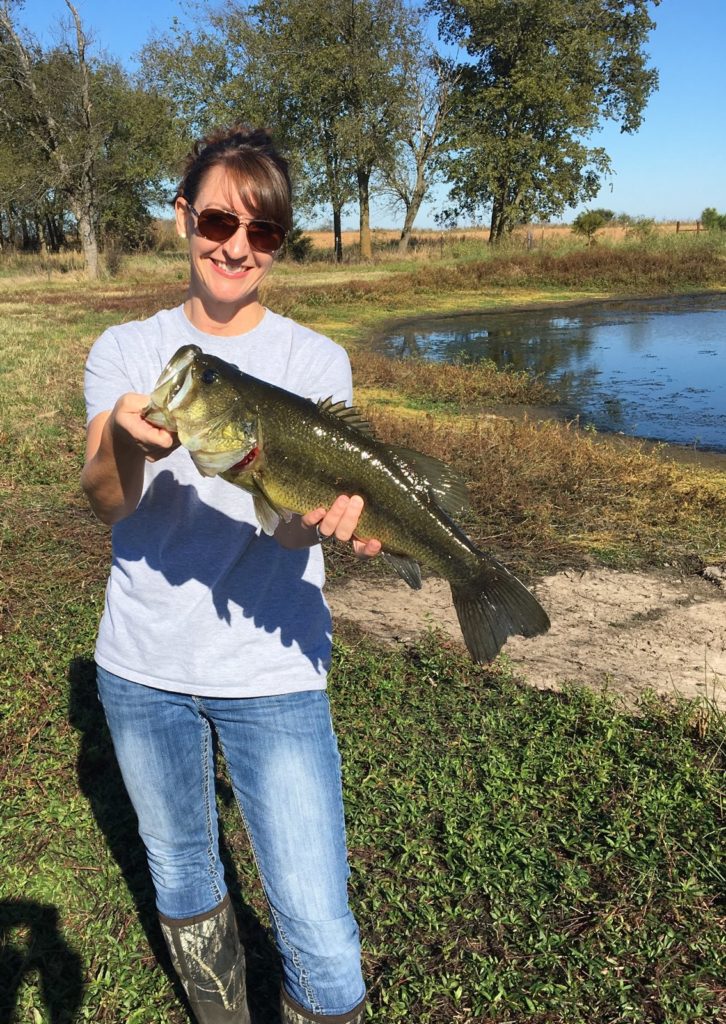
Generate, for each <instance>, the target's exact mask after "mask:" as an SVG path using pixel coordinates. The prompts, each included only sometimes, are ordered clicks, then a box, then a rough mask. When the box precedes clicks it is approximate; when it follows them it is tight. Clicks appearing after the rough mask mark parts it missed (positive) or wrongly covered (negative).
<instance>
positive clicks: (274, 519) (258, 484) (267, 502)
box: [248, 476, 293, 537]
mask: <svg viewBox="0 0 726 1024" xmlns="http://www.w3.org/2000/svg"><path fill="white" fill-rule="evenodd" d="M248 486H249V489H250V490H251V491H252V501H253V502H254V506H255V515H256V516H257V518H258V520H259V523H260V526H261V527H262V530H263V532H264V533H266V534H267V535H268V537H271V536H272V535H273V533H274V532H275V530H276V529H277V527H278V526H279V525H280V520H281V519H282V521H283V522H284V523H289V522H290V520H291V519H292V517H293V513H292V512H291V511H290V509H289V508H280V507H279V506H278V505H276V504H275V503H274V501H273V500H272V499H271V498H270V496H269V494H267V492H266V491H265V488H264V485H263V483H262V481H261V480H260V479H259V477H257V476H255V477H253V478H252V481H251V484H250V485H248Z"/></svg>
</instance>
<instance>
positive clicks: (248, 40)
mask: <svg viewBox="0 0 726 1024" xmlns="http://www.w3.org/2000/svg"><path fill="white" fill-rule="evenodd" d="M416 26H417V18H416V16H415V14H414V13H413V12H412V11H411V10H410V9H409V8H408V7H407V6H406V4H405V3H404V0H332V2H331V0H264V2H262V0H260V2H252V3H250V2H245V3H238V4H231V5H227V6H225V7H224V8H223V9H222V10H220V11H218V12H216V13H212V14H210V15H209V18H208V26H207V28H206V29H205V30H203V31H201V32H196V33H190V32H186V33H185V32H182V31H180V29H179V27H178V26H176V27H175V29H174V30H173V32H172V35H171V36H170V37H167V38H166V39H161V40H157V41H156V42H155V43H154V44H152V45H150V46H149V47H147V48H146V49H145V51H144V54H143V58H142V59H143V67H144V73H145V75H146V76H147V80H150V81H154V82H156V83H157V85H159V86H163V87H164V88H165V89H169V91H170V93H171V95H172V96H173V97H174V99H175V100H176V102H177V103H178V105H179V112H180V113H179V116H180V119H181V120H182V121H184V120H186V122H187V124H188V125H189V126H193V128H194V129H196V128H202V129H204V128H206V127H208V126H209V123H210V121H215V120H216V121H219V120H227V121H229V120H233V119H234V120H240V119H244V120H248V121H250V122H254V123H266V124H269V125H271V126H272V127H273V128H274V131H275V135H276V137H277V138H278V140H279V141H280V142H281V143H283V144H284V145H285V146H286V147H287V148H288V149H289V150H290V151H291V153H292V154H293V166H294V168H295V169H296V170H297V175H296V178H297V182H298V189H299V192H300V194H301V197H302V199H303V200H304V201H306V202H307V204H308V205H310V206H313V205H317V204H321V203H330V205H331V207H332V212H333V230H334V240H335V253H336V256H337V257H338V258H340V257H341V255H342V230H341V226H342V212H343V209H344V207H345V206H346V205H347V204H348V203H350V202H352V201H353V200H354V199H357V201H358V205H359V211H360V236H361V255H362V256H363V257H364V258H367V257H368V256H370V254H371V234H370V220H369V218H370V215H369V206H370V189H371V177H372V174H373V171H374V169H375V168H380V167H382V166H384V165H385V164H386V162H388V161H390V159H391V154H392V151H393V147H394V145H395V140H396V139H397V138H399V137H400V135H401V131H402V123H403V111H404V109H405V108H406V104H407V103H408V89H407V79H406V68H407V67H408V66H409V63H410V56H409V55H410V53H411V51H412V48H413V47H414V46H415V44H416V41H417V36H416ZM210 115H211V116H210Z"/></svg>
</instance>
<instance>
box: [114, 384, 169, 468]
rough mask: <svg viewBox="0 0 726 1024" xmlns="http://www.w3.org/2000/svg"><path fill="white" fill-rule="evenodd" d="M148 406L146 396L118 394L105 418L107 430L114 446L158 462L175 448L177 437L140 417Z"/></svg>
mask: <svg viewBox="0 0 726 1024" xmlns="http://www.w3.org/2000/svg"><path fill="white" fill-rule="evenodd" d="M148 404H149V396H148V395H139V394H136V393H134V392H128V393H127V394H125V395H121V397H120V398H119V400H118V401H117V402H116V405H115V406H114V407H113V410H112V412H111V415H110V417H109V419H110V423H109V430H110V432H111V434H112V435H113V437H114V439H115V441H116V442H117V443H120V444H125V445H134V446H135V447H136V448H138V449H140V450H141V452H142V453H143V455H144V458H145V459H146V461H147V462H158V461H159V459H165V458H166V457H167V455H171V453H172V452H173V451H175V449H177V448H178V447H179V438H178V437H177V435H176V434H172V433H171V432H170V431H168V430H165V429H164V428H163V427H157V426H155V425H154V424H153V423H149V422H148V421H147V420H145V419H144V418H143V416H142V415H141V414H142V412H143V411H144V409H145V408H146V407H147V405H148Z"/></svg>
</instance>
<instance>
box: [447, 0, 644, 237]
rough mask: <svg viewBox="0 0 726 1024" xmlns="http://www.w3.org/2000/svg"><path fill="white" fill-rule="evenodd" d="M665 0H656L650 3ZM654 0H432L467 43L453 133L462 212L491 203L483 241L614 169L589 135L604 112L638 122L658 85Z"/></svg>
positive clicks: (581, 192) (589, 189) (453, 168)
mask: <svg viewBox="0 0 726 1024" xmlns="http://www.w3.org/2000/svg"><path fill="white" fill-rule="evenodd" d="M659 2H660V0H652V3H653V5H654V6H656V5H657V4H658V3H659ZM648 7H649V0H428V8H429V10H430V11H432V12H433V13H436V14H438V15H439V16H440V22H439V34H440V36H441V37H442V38H443V39H444V40H446V41H447V42H450V43H457V44H458V45H460V46H461V47H463V48H464V49H465V51H466V53H467V55H468V60H466V61H463V62H460V63H458V65H456V70H457V72H458V85H457V89H456V94H455V97H454V99H453V102H452V110H451V117H450V118H449V132H448V138H449V142H450V145H451V149H452V154H451V157H450V159H449V161H448V172H449V175H450V178H451V180H452V181H453V188H452V192H451V197H452V199H453V201H454V204H455V206H456V208H457V211H458V212H459V213H468V214H475V213H476V212H477V211H478V210H480V209H482V208H488V209H489V210H490V212H491V231H490V242H496V241H498V240H499V239H500V238H501V237H502V236H503V235H504V234H505V233H506V232H508V231H511V229H512V228H513V227H515V226H516V225H517V224H520V223H524V222H526V221H528V220H530V219H533V218H535V217H539V218H545V217H552V216H557V215H559V214H561V213H562V212H563V210H564V209H565V208H566V207H569V206H574V205H576V204H577V203H579V202H582V201H586V200H587V199H591V198H593V197H594V196H595V195H596V194H597V191H598V190H599V186H600V178H601V175H602V174H603V173H605V172H606V171H607V170H608V169H609V166H610V164H609V158H608V156H607V154H606V153H605V151H604V150H603V149H602V148H597V147H594V148H590V147H588V145H587V142H586V140H587V139H588V138H589V136H591V135H592V133H593V132H594V131H595V130H596V129H597V128H598V127H599V126H600V125H601V124H602V121H603V120H605V119H611V120H614V121H616V122H618V123H620V125H621V130H622V131H624V132H632V131H635V130H637V128H638V127H639V125H640V123H641V119H642V113H643V109H644V107H645V104H646V102H647V100H648V97H649V96H650V94H651V92H652V91H653V89H654V88H655V87H656V85H657V81H658V76H657V72H656V71H655V70H653V69H652V68H648V67H647V66H646V54H645V53H644V52H643V46H644V44H645V42H646V40H647V37H648V33H649V32H650V30H651V29H652V28H653V26H654V23H653V22H652V21H651V19H650V17H649V13H648Z"/></svg>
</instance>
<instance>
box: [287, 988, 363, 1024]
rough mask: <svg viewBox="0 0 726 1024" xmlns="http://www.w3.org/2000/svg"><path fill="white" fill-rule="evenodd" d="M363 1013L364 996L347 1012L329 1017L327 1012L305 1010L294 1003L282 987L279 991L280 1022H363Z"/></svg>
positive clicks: (288, 1023)
mask: <svg viewBox="0 0 726 1024" xmlns="http://www.w3.org/2000/svg"><path fill="white" fill-rule="evenodd" d="M365 1014H366V1000H365V996H364V997H363V999H362V1000H361V1002H360V1003H358V1005H357V1006H355V1007H354V1008H353V1009H352V1010H349V1011H348V1013H340V1014H336V1015H335V1016H334V1017H331V1016H330V1015H329V1014H328V1015H327V1016H326V1015H324V1014H322V1013H312V1011H311V1010H306V1009H305V1008H304V1007H302V1006H300V1004H299V1003H296V1002H295V1000H294V999H292V998H291V997H290V996H289V995H288V994H287V992H286V991H285V990H284V989H282V990H281V991H280V1019H281V1021H282V1024H363V1018H364V1017H365Z"/></svg>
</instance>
